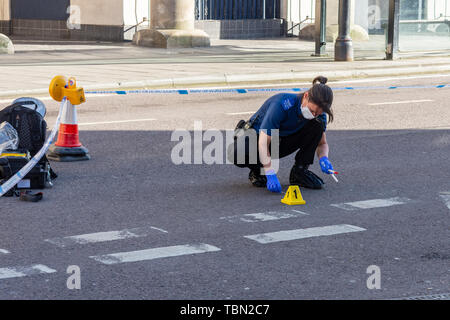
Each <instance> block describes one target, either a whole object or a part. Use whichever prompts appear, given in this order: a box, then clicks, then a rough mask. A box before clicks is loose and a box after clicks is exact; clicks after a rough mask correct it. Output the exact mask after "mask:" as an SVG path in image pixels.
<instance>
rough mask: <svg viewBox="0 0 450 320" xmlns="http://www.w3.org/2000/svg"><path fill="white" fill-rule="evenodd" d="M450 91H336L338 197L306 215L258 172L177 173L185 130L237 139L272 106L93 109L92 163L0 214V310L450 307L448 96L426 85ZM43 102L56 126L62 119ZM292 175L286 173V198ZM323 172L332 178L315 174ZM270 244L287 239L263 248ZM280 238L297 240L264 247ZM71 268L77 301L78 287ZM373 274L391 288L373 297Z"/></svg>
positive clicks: (83, 122)
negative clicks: (6, 305) (417, 302)
mask: <svg viewBox="0 0 450 320" xmlns="http://www.w3.org/2000/svg"><path fill="white" fill-rule="evenodd" d="M449 79H450V78H448V77H434V78H433V77H430V78H423V79H413V80H388V81H380V82H360V83H358V82H356V83H334V84H332V86H333V87H335V88H337V90H335V103H334V109H335V122H333V123H332V124H330V125H329V127H328V131H327V139H328V142H329V145H330V160H331V161H332V163H333V165H334V167H335V169H336V170H337V171H339V172H340V174H339V175H338V178H339V183H336V182H334V181H333V180H332V179H331V178H330V177H324V180H325V181H326V186H325V188H324V189H323V190H319V191H317V190H308V189H302V190H301V191H302V194H303V198H304V199H305V200H306V205H303V206H292V207H291V206H286V205H284V204H282V203H281V202H280V200H281V198H282V196H283V195H280V194H271V193H269V192H268V191H267V190H265V189H258V188H253V187H252V186H251V185H250V183H249V182H248V180H247V174H248V170H247V169H240V168H237V167H234V166H232V165H226V164H214V165H206V164H197V165H194V164H182V165H175V164H174V163H173V162H172V160H171V152H172V148H173V147H174V146H175V145H176V144H177V142H173V141H171V134H172V132H173V130H175V129H186V130H192V129H193V128H194V121H202V128H203V130H207V129H218V130H225V129H232V128H234V126H235V124H236V122H237V121H238V120H239V119H241V118H248V117H249V114H236V113H243V112H252V111H256V110H257V109H258V108H259V106H260V105H261V104H262V103H263V102H264V100H265V99H267V98H268V97H269V96H271V95H272V94H274V93H275V92H254V93H250V92H249V93H190V94H188V95H182V94H178V93H172V94H128V95H106V96H88V102H87V103H86V104H84V105H81V106H79V107H78V110H79V112H78V116H79V123H80V132H81V133H80V137H81V141H82V142H83V144H84V145H85V146H86V147H87V148H88V149H89V151H90V153H91V155H92V160H90V161H86V162H76V163H52V165H53V167H54V169H55V171H56V172H57V173H58V174H59V175H60V176H59V178H58V179H57V180H56V182H55V187H54V188H53V189H48V190H45V191H44V200H43V201H42V202H40V203H35V204H32V203H24V202H20V201H18V200H17V199H14V198H2V199H1V200H0V201H1V207H0V215H1V223H0V298H1V299H394V298H407V297H417V296H430V295H437V294H448V293H449V292H450V285H449V284H450V263H449V261H450V260H449V259H450V242H449V221H450V219H449V217H450V182H449V170H448V169H449V164H448V159H449V157H450V111H449V109H448V97H449V92H450V88H448V87H445V88H426V87H425V86H430V85H440V84H447V83H448V80H449ZM348 86H352V87H353V89H344V90H341V89H339V88H343V87H348ZM390 86H418V87H413V88H396V89H386V87H390ZM299 87H302V88H304V87H308V85H307V84H301V85H299ZM357 87H365V88H357ZM367 87H371V88H367ZM374 87H382V88H374ZM411 100H413V102H411ZM408 101H409V102H408ZM414 101H415V102H414ZM45 102H46V103H47V106H48V115H47V121H48V123H49V126H50V127H52V126H53V122H54V120H55V116H56V113H57V107H58V105H57V104H56V103H55V102H51V101H48V100H46V101H45ZM379 103H385V104H381V105H380V104H379ZM6 104H7V103H6V102H3V103H2V104H1V106H5V105H6ZM373 104H377V105H373ZM105 122H106V123H105ZM192 136H193V135H192ZM208 144H209V143H207V142H205V143H204V146H205V147H206V146H207V145H208ZM292 163H293V157H292V156H290V157H288V158H285V159H283V160H282V161H281V168H280V172H279V178H280V180H281V183H282V185H283V190H284V191H286V189H287V187H288V181H289V179H288V176H289V170H290V168H291V165H292ZM312 170H313V171H315V172H316V173H318V174H320V175H322V174H321V173H319V172H320V168H319V166H318V164H317V162H316V163H315V164H314V165H313V166H312ZM368 200H373V201H368ZM361 201H365V202H361ZM257 213H258V214H257ZM349 226H350V227H349ZM324 227H326V228H324ZM312 228H314V229H312ZM304 229H308V230H306V231H305V230H304ZM291 230H297V231H296V232H288V231H291ZM324 230H325V231H328V232H329V233H331V235H324V234H323V233H321V232H323V231H324ZM339 230H341V231H339ZM111 231H120V232H115V233H112V232H111ZM279 231H286V232H281V233H280V232H279ZM276 232H278V233H276ZM314 232H317V233H314ZM98 233H102V234H98ZM267 233H275V234H271V235H265V236H259V237H256V238H254V237H251V236H253V235H260V234H267ZM333 233H339V234H333ZM299 234H300V235H303V238H301V236H300V237H299V236H298V235H299ZM79 235H88V236H82V237H73V236H79ZM283 235H284V236H287V237H289V236H292V235H294V236H293V237H294V238H295V235H297V238H299V239H294V240H287V239H284V240H286V241H279V242H270V243H261V242H258V241H255V240H254V239H260V240H261V239H262V240H264V239H266V240H267V239H272V240H273V241H275V240H276V239H278V240H280V238H279V237H280V236H283ZM312 235H316V236H314V237H312ZM318 235H320V236H318ZM246 236H248V237H246ZM67 237H72V238H67ZM112 239H115V240H112ZM101 240H102V241H101ZM178 246H179V247H178ZM158 248H162V249H158ZM149 249H152V250H149ZM143 250H146V251H143ZM135 251H138V252H136V253H133V254H123V255H116V256H105V255H109V254H114V253H124V252H135ZM190 253H192V254H190ZM193 253H195V254H193ZM171 255H172V256H171ZM121 259H122V260H121ZM126 259H129V260H126ZM142 259H146V260H143V261H134V262H127V261H133V260H142ZM118 262H121V263H118ZM107 263H111V264H107ZM73 265H76V266H78V267H79V268H80V272H81V289H80V290H76V289H75V290H69V289H68V288H67V285H66V284H67V280H68V278H69V276H71V274H68V273H67V268H68V266H73ZM373 265H375V266H378V267H379V270H380V275H381V278H380V279H381V283H380V286H381V288H380V289H368V287H367V280H368V278H369V276H371V274H369V273H367V269H368V267H369V266H373ZM447 297H448V295H447Z"/></svg>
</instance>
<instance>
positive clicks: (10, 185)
mask: <svg viewBox="0 0 450 320" xmlns="http://www.w3.org/2000/svg"><path fill="white" fill-rule="evenodd" d="M65 103H67V100H66V98H64V99H63V100H62V102H61V105H60V107H59V113H58V117H57V118H56V122H55V126H54V127H53V129H52V132H51V133H50V135H49V137H48V138H47V141H45V144H44V145H43V146H42V148H41V150H39V152H38V153H36V155H35V156H34V157H33V159H31V160H30V161H29V162H28V163H27V164H26V165H25V166H24V167H23V168H22V169H20V171H19V172H17V173H16V174H15V175H13V176H12V177H11V178H10V179H9V180H8V181H6V182H5V183H4V184H3V185H1V186H0V197H2V196H3V195H4V194H5V193H7V192H8V191H9V190H11V188H13V187H14V186H15V185H17V184H18V183H19V182H20V180H22V179H23V178H24V177H25V176H26V175H27V174H28V172H30V170H31V169H32V168H33V167H34V166H35V165H36V164H37V163H38V162H39V161H40V160H41V159H42V157H43V156H44V155H45V153H46V152H47V151H48V148H50V145H51V144H52V142H53V140H54V139H55V136H56V133H58V129H59V122H60V121H61V114H62V110H63V109H64V105H65Z"/></svg>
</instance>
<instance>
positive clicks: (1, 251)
mask: <svg viewBox="0 0 450 320" xmlns="http://www.w3.org/2000/svg"><path fill="white" fill-rule="evenodd" d="M8 253H11V252H9V251H8V250H6V249H0V254H8Z"/></svg>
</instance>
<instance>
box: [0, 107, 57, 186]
mask: <svg viewBox="0 0 450 320" xmlns="http://www.w3.org/2000/svg"><path fill="white" fill-rule="evenodd" d="M24 105H31V106H33V105H34V106H35V104H34V102H33V101H22V102H18V103H15V104H13V105H11V106H9V107H6V108H5V109H3V110H1V111H0V123H2V122H4V121H7V122H9V123H10V124H11V125H12V126H13V127H14V128H15V129H16V131H17V134H18V136H19V150H22V151H25V152H27V151H29V153H30V156H31V157H34V156H35V155H36V153H38V152H39V150H41V148H42V147H43V146H44V143H45V139H46V135H47V123H46V122H45V120H44V118H43V116H42V115H41V114H40V113H39V112H37V111H36V108H37V106H35V109H34V110H33V109H31V108H27V107H24ZM4 152H6V151H4ZM13 152H17V150H16V151H13ZM28 160H29V159H26V158H25V159H23V158H20V157H3V158H0V185H1V184H2V183H3V182H6V181H7V180H8V179H9V178H10V177H11V176H13V175H14V174H16V173H17V172H18V171H19V170H20V169H22V168H23V167H24V166H25V165H26V164H27V163H28ZM57 177H58V176H57V174H56V173H55V172H54V171H53V170H52V168H51V167H50V162H49V161H48V159H47V157H46V156H45V155H44V157H42V159H41V160H40V161H39V163H38V164H37V165H36V166H35V167H34V168H33V169H32V170H31V171H30V172H29V173H28V174H27V176H26V177H25V178H24V179H23V180H22V184H23V182H24V181H26V180H29V182H30V183H29V185H30V186H29V187H28V189H42V188H45V187H46V186H49V187H51V186H52V179H56V178H57ZM23 185H26V184H23ZM16 188H19V189H20V187H16ZM13 191H14V190H13Z"/></svg>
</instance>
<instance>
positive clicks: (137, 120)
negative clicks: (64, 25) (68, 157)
mask: <svg viewBox="0 0 450 320" xmlns="http://www.w3.org/2000/svg"><path fill="white" fill-rule="evenodd" d="M145 121H156V119H132V120H118V121H105V122H85V123H79V124H78V125H79V126H92V125H98V124H116V123H128V122H145Z"/></svg>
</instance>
